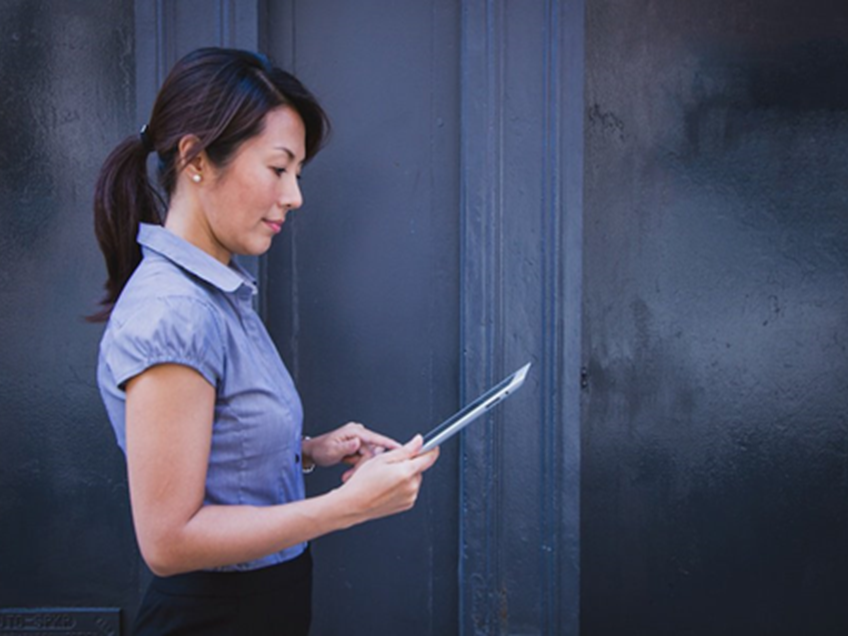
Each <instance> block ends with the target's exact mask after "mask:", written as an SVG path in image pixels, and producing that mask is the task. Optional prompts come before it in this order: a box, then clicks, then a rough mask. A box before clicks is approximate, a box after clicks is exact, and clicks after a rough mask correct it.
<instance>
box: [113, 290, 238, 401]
mask: <svg viewBox="0 0 848 636" xmlns="http://www.w3.org/2000/svg"><path fill="white" fill-rule="evenodd" d="M219 321H220V317H219V316H218V315H217V313H216V310H215V309H214V308H213V307H212V306H211V305H209V304H207V303H205V302H203V301H200V300H198V299H196V298H191V297H188V296H170V297H164V298H154V299H149V300H148V301H147V302H145V303H144V304H143V305H142V306H141V307H139V308H138V309H137V310H136V311H134V312H133V313H132V314H131V315H130V316H128V317H127V318H126V320H124V321H123V322H122V323H121V324H119V325H113V327H114V329H113V330H112V333H111V334H110V338H109V339H108V340H109V341H108V342H107V343H104V344H107V348H106V351H104V354H105V362H106V364H107V365H108V366H109V368H110V370H111V376H112V378H113V379H114V381H115V383H116V385H117V388H119V389H121V390H123V389H124V387H125V385H126V383H127V382H128V381H129V380H131V379H132V378H134V377H135V376H137V375H139V374H140V373H142V372H144V371H146V370H147V369H149V368H150V367H152V366H155V365H157V364H181V365H184V366H187V367H190V368H192V369H195V370H196V371H197V372H198V373H200V374H201V375H202V376H203V377H204V378H205V379H206V380H207V381H208V382H209V384H211V385H212V386H217V385H218V381H219V380H220V379H221V378H222V376H223V373H224V363H225V355H224V353H225V352H224V339H223V337H222V327H221V325H220V322H219Z"/></svg>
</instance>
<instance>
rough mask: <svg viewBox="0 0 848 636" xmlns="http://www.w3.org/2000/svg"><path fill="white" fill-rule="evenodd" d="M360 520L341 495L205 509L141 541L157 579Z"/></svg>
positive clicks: (269, 550)
mask: <svg viewBox="0 0 848 636" xmlns="http://www.w3.org/2000/svg"><path fill="white" fill-rule="evenodd" d="M360 520H361V519H360V515H357V514H356V512H355V511H354V510H353V509H352V508H351V506H350V505H348V503H347V501H346V496H345V494H344V493H341V492H340V490H333V491H330V492H328V493H326V494H324V495H321V496H319V497H313V498H309V499H305V500H302V501H297V502H293V503H288V504H282V505H278V506H268V507H256V506H219V505H215V506H203V507H202V508H200V509H199V510H198V511H197V513H196V514H195V515H194V516H193V517H191V518H190V519H189V520H188V522H187V523H185V524H184V525H182V526H181V527H175V528H161V529H159V530H158V531H154V532H149V531H148V533H147V536H142V535H141V534H140V536H139V543H140V545H141V551H142V555H143V556H144V559H145V561H146V562H147V564H148V566H149V567H150V569H151V570H152V571H153V572H154V573H155V574H157V575H159V576H170V575H173V574H179V573H181V572H188V571H192V570H201V569H210V568H215V567H221V566H226V565H232V564H234V563H243V562H246V561H252V560H255V559H259V558H261V557H263V556H266V555H268V554H273V553H275V552H279V551H280V550H284V549H285V548H288V547H291V546H293V545H297V544H299V543H303V542H305V541H310V540H312V539H315V538H316V537H319V536H322V535H325V534H329V533H331V532H335V531H336V530H341V529H344V528H348V527H350V526H352V525H354V524H355V523H357V522H358V521H360Z"/></svg>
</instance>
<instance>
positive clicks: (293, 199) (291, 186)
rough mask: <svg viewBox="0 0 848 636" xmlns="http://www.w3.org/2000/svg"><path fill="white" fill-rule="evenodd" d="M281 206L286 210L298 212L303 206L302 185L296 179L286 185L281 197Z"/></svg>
mask: <svg viewBox="0 0 848 636" xmlns="http://www.w3.org/2000/svg"><path fill="white" fill-rule="evenodd" d="M279 205H280V207H281V208H283V209H284V210H296V209H297V208H299V207H300V206H301V205H303V194H302V193H301V192H300V184H299V183H298V182H297V179H296V178H293V179H292V180H291V181H290V182H288V183H287V184H286V187H285V188H284V189H283V192H282V194H281V195H280V199H279Z"/></svg>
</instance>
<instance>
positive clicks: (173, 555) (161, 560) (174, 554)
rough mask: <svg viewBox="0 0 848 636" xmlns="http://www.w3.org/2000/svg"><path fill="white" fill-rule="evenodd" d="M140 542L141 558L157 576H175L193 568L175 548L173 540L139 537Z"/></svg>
mask: <svg viewBox="0 0 848 636" xmlns="http://www.w3.org/2000/svg"><path fill="white" fill-rule="evenodd" d="M138 543H139V548H140V549H141V558H142V559H144V562H145V563H146V564H147V567H148V568H150V571H151V572H153V574H155V575H156V576H159V577H167V576H174V575H175V574H182V573H184V572H188V571H189V570H191V568H190V567H187V565H186V563H185V561H184V559H182V558H181V557H180V554H179V551H177V550H175V549H174V542H173V541H170V540H168V539H165V538H161V539H152V538H150V539H147V540H143V539H141V538H139V542H138Z"/></svg>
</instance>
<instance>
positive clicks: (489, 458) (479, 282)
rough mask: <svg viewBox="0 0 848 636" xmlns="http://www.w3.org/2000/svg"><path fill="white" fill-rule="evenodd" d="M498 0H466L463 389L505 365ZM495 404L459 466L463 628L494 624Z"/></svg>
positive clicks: (486, 380) (480, 386) (472, 432)
mask: <svg viewBox="0 0 848 636" xmlns="http://www.w3.org/2000/svg"><path fill="white" fill-rule="evenodd" d="M503 16H504V8H503V0H474V1H470V2H466V3H464V4H463V12H462V53H461V125H462V133H461V134H462V139H461V159H460V161H461V186H460V197H461V231H462V239H461V254H460V270H461V272H460V276H461V280H462V292H461V293H462V298H461V302H460V307H461V308H460V311H461V337H462V346H463V356H462V361H461V365H460V368H461V376H462V380H461V391H460V392H461V396H462V399H463V401H466V400H467V399H468V398H469V397H471V396H474V395H477V394H479V393H480V392H482V391H483V390H485V388H486V387H487V386H489V385H491V384H492V382H493V381H494V380H495V377H496V376H501V375H504V374H503V373H502V372H503V367H504V364H503V346H502V344H503V320H502V316H503V309H502V303H503V297H504V293H503V292H504V290H503V282H504V277H503V275H502V263H503V249H502V228H503V220H502V213H503V192H502V189H501V184H502V183H503V180H502V179H501V176H502V172H503V171H502V159H503V157H502V128H503V112H502V108H503V94H502V91H503V59H502V54H503V49H504V46H505V43H504V37H503ZM498 417H499V413H498V412H497V411H496V412H495V413H494V414H493V415H491V416H489V417H488V418H487V419H488V421H487V422H486V423H485V425H483V426H475V427H471V428H469V429H467V431H466V433H465V434H464V436H463V439H462V441H461V449H460V454H461V457H462V465H461V469H460V482H461V483H460V490H461V495H460V496H461V503H460V505H461V511H460V533H459V534H460V563H459V577H460V633H461V634H469V635H470V634H475V635H476V634H481V635H482V634H498V633H501V631H502V630H501V625H500V619H499V617H500V616H502V614H503V612H502V610H503V608H502V607H501V603H502V598H501V593H500V590H501V589H502V588H503V586H502V580H501V579H502V575H501V569H500V558H501V556H502V555H503V550H502V547H501V542H500V524H499V520H500V519H501V514H500V512H501V488H500V471H499V467H500V454H501V451H502V444H501V440H500V436H499V434H498V432H499V431H500V430H501V427H499V426H493V422H495V421H496V418H498Z"/></svg>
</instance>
